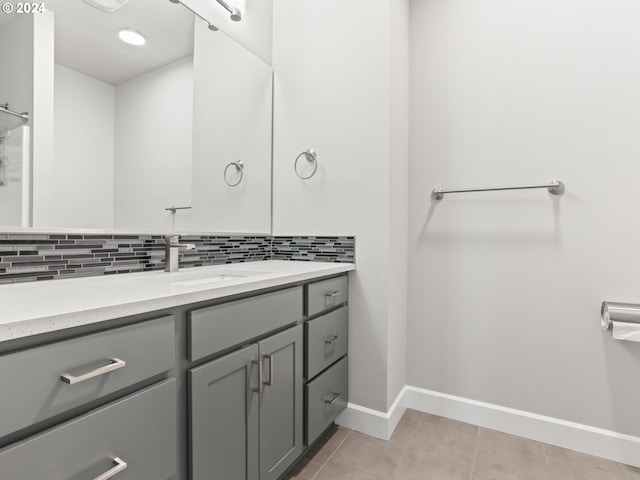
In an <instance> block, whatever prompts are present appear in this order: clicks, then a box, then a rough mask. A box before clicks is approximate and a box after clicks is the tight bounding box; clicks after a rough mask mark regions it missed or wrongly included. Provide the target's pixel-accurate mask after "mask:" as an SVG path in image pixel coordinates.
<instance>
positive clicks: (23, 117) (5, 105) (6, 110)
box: [0, 103, 29, 122]
mask: <svg viewBox="0 0 640 480" xmlns="http://www.w3.org/2000/svg"><path fill="white" fill-rule="evenodd" d="M0 112H4V113H8V114H9V115H13V116H14V117H18V118H20V119H21V120H23V121H25V122H28V121H29V113H28V112H23V113H18V112H14V111H13V110H11V109H10V108H9V104H8V103H3V104H0Z"/></svg>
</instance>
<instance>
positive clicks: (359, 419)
mask: <svg viewBox="0 0 640 480" xmlns="http://www.w3.org/2000/svg"><path fill="white" fill-rule="evenodd" d="M407 388H408V387H406V386H405V387H404V388H403V389H402V390H401V391H400V393H399V394H398V396H397V397H396V399H395V401H394V402H393V405H391V408H390V409H389V411H388V412H386V413H385V412H380V411H378V410H372V409H371V408H367V407H361V406H360V405H356V404H355V403H349V404H347V409H346V410H345V411H344V412H342V413H341V414H340V416H339V417H338V418H337V419H336V423H337V424H338V425H342V426H343V427H347V428H351V429H353V430H357V431H358V432H361V433H366V434H367V435H371V436H372V437H376V438H381V439H383V440H389V439H390V438H391V434H392V433H393V431H394V430H395V429H396V425H398V422H399V421H400V418H401V417H402V414H403V413H404V411H405V410H406V409H407V407H405V406H404V405H403V403H402V401H403V398H404V395H405V391H406V390H407Z"/></svg>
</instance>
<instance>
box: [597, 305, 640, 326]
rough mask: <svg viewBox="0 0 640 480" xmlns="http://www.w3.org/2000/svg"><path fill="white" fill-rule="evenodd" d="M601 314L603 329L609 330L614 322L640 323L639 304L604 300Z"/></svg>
mask: <svg viewBox="0 0 640 480" xmlns="http://www.w3.org/2000/svg"><path fill="white" fill-rule="evenodd" d="M600 314H601V317H602V329H603V330H609V328H610V327H611V324H612V323H613V322H622V323H637V324H640V305H637V304H633V303H615V302H602V308H601V309H600Z"/></svg>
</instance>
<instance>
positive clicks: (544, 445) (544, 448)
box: [542, 442, 549, 467]
mask: <svg viewBox="0 0 640 480" xmlns="http://www.w3.org/2000/svg"><path fill="white" fill-rule="evenodd" d="M542 452H543V453H544V464H545V465H546V466H547V467H548V466H549V454H548V453H547V444H546V443H544V442H543V443H542Z"/></svg>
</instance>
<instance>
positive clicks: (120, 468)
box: [93, 457, 127, 480]
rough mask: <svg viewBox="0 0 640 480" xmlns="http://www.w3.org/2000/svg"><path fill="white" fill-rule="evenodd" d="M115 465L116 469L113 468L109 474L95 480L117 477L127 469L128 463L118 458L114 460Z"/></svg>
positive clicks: (106, 473)
mask: <svg viewBox="0 0 640 480" xmlns="http://www.w3.org/2000/svg"><path fill="white" fill-rule="evenodd" d="M113 463H115V464H116V465H115V467H113V468H112V469H111V470H109V471H108V472H104V473H103V474H102V475H100V476H99V477H96V478H94V479H93V480H108V479H109V478H112V477H115V476H116V475H117V474H119V473H120V472H121V471H123V470H125V469H126V468H127V462H125V461H123V460H122V459H120V458H118V457H116V458H114V459H113Z"/></svg>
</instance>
